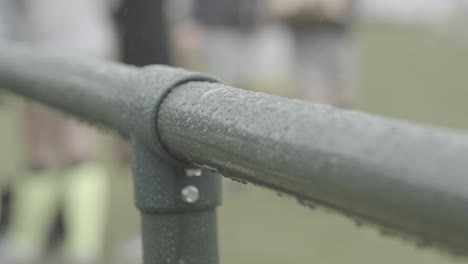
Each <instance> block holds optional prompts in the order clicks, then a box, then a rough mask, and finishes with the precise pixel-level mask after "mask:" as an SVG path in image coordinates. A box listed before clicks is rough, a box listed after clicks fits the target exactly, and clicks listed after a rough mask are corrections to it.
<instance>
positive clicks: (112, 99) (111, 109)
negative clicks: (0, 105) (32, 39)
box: [0, 44, 138, 132]
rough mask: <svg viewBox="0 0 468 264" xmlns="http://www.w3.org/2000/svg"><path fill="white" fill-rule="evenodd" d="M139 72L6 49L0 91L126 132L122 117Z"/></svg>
mask: <svg viewBox="0 0 468 264" xmlns="http://www.w3.org/2000/svg"><path fill="white" fill-rule="evenodd" d="M137 73H138V70H137V68H136V67H131V66H123V65H120V64H117V63H111V62H108V63H102V62H100V61H94V60H90V59H82V58H79V57H70V56H66V55H57V54H54V56H51V54H50V52H49V53H48V52H46V51H36V50H32V49H29V48H25V47H20V46H16V47H14V46H12V45H5V44H4V45H1V46H0V87H1V88H2V89H7V90H11V91H12V92H14V93H16V94H20V95H23V96H25V97H28V98H31V99H33V100H36V101H38V102H41V103H44V104H47V105H49V106H52V107H55V108H57V109H60V110H62V111H64V112H67V113H71V114H73V115H75V116H77V117H78V118H81V119H83V120H86V121H87V122H90V123H95V124H98V125H105V126H108V127H112V128H114V129H118V130H119V131H121V132H123V131H124V130H125V127H124V126H125V122H124V118H123V116H122V113H123V112H124V111H125V110H126V109H124V108H125V107H126V106H127V105H128V103H126V102H128V98H131V97H130V93H133V91H131V90H130V89H128V85H129V83H130V82H131V81H132V80H133V81H134V79H135V78H136V75H137Z"/></svg>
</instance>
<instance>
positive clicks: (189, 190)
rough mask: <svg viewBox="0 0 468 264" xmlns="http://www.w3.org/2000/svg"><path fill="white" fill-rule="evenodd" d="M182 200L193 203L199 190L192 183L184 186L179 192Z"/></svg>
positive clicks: (198, 195)
mask: <svg viewBox="0 0 468 264" xmlns="http://www.w3.org/2000/svg"><path fill="white" fill-rule="evenodd" d="M181 196H182V200H184V202H186V203H195V202H196V201H198V199H199V198H200V191H199V190H198V188H197V187H195V186H193V185H189V186H185V187H184V188H183V189H182V192H181Z"/></svg>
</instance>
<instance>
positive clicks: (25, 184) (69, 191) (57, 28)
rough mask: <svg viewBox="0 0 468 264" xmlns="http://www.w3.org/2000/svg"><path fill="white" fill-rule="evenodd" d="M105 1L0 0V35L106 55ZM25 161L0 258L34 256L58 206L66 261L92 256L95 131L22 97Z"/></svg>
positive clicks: (97, 171) (41, 46)
mask: <svg viewBox="0 0 468 264" xmlns="http://www.w3.org/2000/svg"><path fill="white" fill-rule="evenodd" d="M108 4H109V3H107V2H105V1H97V0H73V1H71V0H68V1H61V0H0V21H1V24H0V28H2V30H0V31H1V32H3V34H2V36H1V37H2V38H3V39H5V40H8V41H14V42H18V43H27V44H28V45H32V46H34V47H36V48H37V49H38V50H50V51H53V52H59V53H66V54H69V55H75V56H89V57H101V58H112V57H114V56H115V50H116V47H115V42H114V32H113V28H112V25H111V23H110V12H109V11H110V8H109V6H108ZM25 115H26V116H25V121H26V124H25V127H26V135H25V137H26V138H25V140H26V143H27V144H26V145H27V148H28V150H27V164H26V165H25V167H26V168H25V171H24V172H22V173H21V175H19V176H18V177H16V178H15V179H14V181H13V183H12V197H13V198H12V204H11V217H10V223H9V225H8V229H7V231H6V234H5V236H4V238H3V239H2V243H1V248H0V262H1V263H38V262H39V261H40V259H41V258H42V257H43V256H44V253H45V250H46V248H47V243H48V236H49V232H50V231H51V229H52V227H53V224H54V223H55V219H56V216H57V214H58V209H59V207H62V208H63V217H64V227H65V234H66V237H65V243H64V248H63V249H64V261H65V263H97V262H98V259H99V257H100V255H101V253H102V247H103V241H104V230H105V223H106V221H105V216H106V208H107V192H108V190H107V189H108V183H107V181H108V179H107V176H108V175H107V171H106V170H105V169H104V168H103V167H102V165H101V164H99V163H97V162H96V161H94V158H95V156H96V142H95V135H94V132H93V131H92V130H90V128H88V127H87V126H86V125H83V124H79V123H78V122H77V121H74V120H70V119H65V118H64V117H62V116H59V115H58V114H56V113H52V112H50V111H48V110H45V109H43V107H40V106H37V105H33V104H32V103H30V104H29V103H28V105H27V106H26V109H25Z"/></svg>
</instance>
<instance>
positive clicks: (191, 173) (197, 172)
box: [185, 168, 202, 177]
mask: <svg viewBox="0 0 468 264" xmlns="http://www.w3.org/2000/svg"><path fill="white" fill-rule="evenodd" d="M185 175H187V176H188V177H200V176H201V175H202V169H200V168H191V169H186V170H185Z"/></svg>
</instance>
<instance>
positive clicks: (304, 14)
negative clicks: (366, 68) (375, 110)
mask: <svg viewBox="0 0 468 264" xmlns="http://www.w3.org/2000/svg"><path fill="white" fill-rule="evenodd" d="M266 1H267V6H266V19H267V20H270V21H279V22H281V23H284V24H285V25H287V26H288V28H289V29H290V30H291V33H292V35H293V42H294V46H293V54H294V55H293V61H294V68H293V72H294V80H295V82H296V85H295V86H296V87H298V89H299V93H300V97H301V98H303V99H305V100H309V101H312V102H315V103H322V104H330V105H334V106H340V107H348V106H350V104H351V89H350V88H351V86H352V84H353V75H354V74H353V71H354V67H353V48H352V46H353V45H352V37H351V23H352V18H353V6H354V3H353V2H354V0H288V1H284V0H266Z"/></svg>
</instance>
